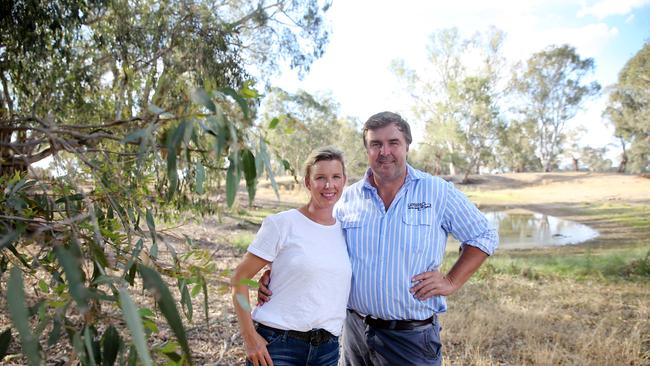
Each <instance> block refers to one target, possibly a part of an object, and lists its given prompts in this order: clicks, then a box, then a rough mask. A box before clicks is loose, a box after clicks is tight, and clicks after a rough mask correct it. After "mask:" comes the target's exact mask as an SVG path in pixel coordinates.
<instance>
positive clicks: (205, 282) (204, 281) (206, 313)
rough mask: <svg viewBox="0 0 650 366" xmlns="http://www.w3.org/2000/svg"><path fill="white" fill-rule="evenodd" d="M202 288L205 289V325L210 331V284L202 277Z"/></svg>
mask: <svg viewBox="0 0 650 366" xmlns="http://www.w3.org/2000/svg"><path fill="white" fill-rule="evenodd" d="M201 288H202V289H203V314H204V315H205V325H206V326H207V327H208V329H210V315H209V313H208V283H207V281H206V280H205V278H203V276H201Z"/></svg>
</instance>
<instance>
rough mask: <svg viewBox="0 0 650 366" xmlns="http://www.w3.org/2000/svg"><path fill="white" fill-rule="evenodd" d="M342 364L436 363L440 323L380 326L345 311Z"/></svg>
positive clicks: (422, 365) (412, 365) (407, 365)
mask: <svg viewBox="0 0 650 366" xmlns="http://www.w3.org/2000/svg"><path fill="white" fill-rule="evenodd" d="M342 343H343V347H342V348H343V355H342V357H341V364H342V365H343V366H393V365H399V366H425V365H426V366H440V365H441V364H442V344H441V343H440V324H439V323H438V318H437V317H434V321H433V323H431V324H427V325H422V326H418V327H417V328H414V329H410V330H391V329H380V328H376V327H373V326H370V325H367V324H366V323H364V321H363V319H361V317H359V316H358V315H357V314H355V313H352V312H350V311H348V315H347V317H346V318H345V325H344V326H343V337H342Z"/></svg>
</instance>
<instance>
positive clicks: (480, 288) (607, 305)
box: [441, 276, 650, 365]
mask: <svg viewBox="0 0 650 366" xmlns="http://www.w3.org/2000/svg"><path fill="white" fill-rule="evenodd" d="M449 307H450V311H449V313H448V314H445V315H443V316H442V317H441V319H442V326H443V328H444V329H443V333H442V337H443V340H444V346H445V360H446V363H447V364H453V365H647V364H650V285H649V284H648V283H641V284H638V283H619V284H605V283H597V282H576V281H572V280H542V281H533V280H529V279H526V278H518V277H513V276H496V277H494V278H491V279H489V280H484V281H480V282H475V283H469V284H467V285H466V286H465V287H464V288H463V289H462V290H461V291H460V292H459V293H458V294H456V295H455V296H452V297H451V298H450V299H449Z"/></svg>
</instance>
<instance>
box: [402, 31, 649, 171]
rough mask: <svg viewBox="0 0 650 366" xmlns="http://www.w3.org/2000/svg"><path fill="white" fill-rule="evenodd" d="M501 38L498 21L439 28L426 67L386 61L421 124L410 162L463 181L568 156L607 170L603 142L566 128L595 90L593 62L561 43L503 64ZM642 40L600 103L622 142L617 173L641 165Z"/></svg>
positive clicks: (548, 165) (547, 165) (645, 147)
mask: <svg viewBox="0 0 650 366" xmlns="http://www.w3.org/2000/svg"><path fill="white" fill-rule="evenodd" d="M504 38H505V35H504V33H503V32H502V31H500V30H498V29H496V28H490V29H489V30H488V31H486V32H482V33H477V34H476V35H474V36H471V37H469V38H463V37H462V36H461V34H460V33H459V31H458V30H457V29H455V28H451V29H444V30H441V31H439V32H436V33H434V34H432V36H431V38H430V41H429V44H428V57H427V59H428V60H429V61H430V64H429V65H428V67H427V69H426V70H412V69H409V68H408V67H407V66H406V65H405V63H404V61H402V60H395V61H394V62H393V70H394V72H395V73H396V75H397V76H398V77H400V78H401V79H402V80H403V81H404V82H405V85H406V88H405V89H406V91H407V92H409V93H410V94H411V96H412V100H413V105H412V110H413V113H414V115H415V116H416V118H417V119H419V120H421V121H423V122H424V123H425V138H424V139H423V141H422V143H421V146H420V147H418V148H416V151H415V154H413V162H414V163H415V164H417V165H419V166H421V167H422V168H424V169H427V170H429V171H431V172H433V173H436V174H451V175H456V174H462V176H463V177H464V179H467V177H468V175H469V174H472V173H479V172H480V171H501V172H503V171H506V172H507V171H510V172H524V171H547V172H548V171H551V170H555V169H557V168H558V165H559V163H560V159H562V158H567V157H568V158H570V159H571V160H572V161H573V167H574V169H576V170H577V169H579V168H582V167H583V166H586V167H587V168H588V169H590V170H606V169H608V168H609V167H610V166H611V164H612V162H611V161H609V160H608V159H606V158H605V154H606V152H607V148H606V147H604V148H595V147H590V146H578V145H577V140H578V136H579V135H580V133H581V131H579V130H577V129H569V128H568V126H567V122H569V121H570V120H571V119H572V118H573V117H575V116H576V114H577V113H578V111H579V110H580V109H582V108H584V104H585V102H586V101H587V100H588V99H589V98H592V97H595V96H597V95H599V93H600V91H601V86H600V85H599V84H598V83H597V82H595V81H593V80H590V75H591V73H592V72H593V70H594V68H595V65H594V60H593V59H591V58H582V57H580V55H578V54H577V52H576V50H575V48H573V47H571V46H569V45H561V46H549V47H547V48H545V49H544V50H542V51H539V52H537V53H535V54H533V55H532V56H531V57H530V58H529V59H528V60H527V61H526V62H523V63H518V64H516V65H513V66H509V65H507V64H506V62H505V59H504V56H503V51H502V49H501V48H502V45H503V41H504ZM648 47H649V46H648V45H645V46H644V48H643V49H642V50H641V51H639V53H638V54H637V55H636V56H634V57H633V58H632V59H631V60H630V61H629V62H628V64H627V65H626V66H625V67H624V69H623V70H622V71H621V73H620V75H619V82H618V83H617V84H616V85H614V86H611V87H610V89H611V93H610V102H609V106H608V107H607V109H606V111H604V115H605V116H607V117H608V118H609V120H610V121H611V122H612V123H613V124H614V125H615V128H616V136H617V137H619V139H620V141H621V149H622V154H621V160H620V161H619V162H618V163H619V171H621V172H631V173H638V172H647V171H648V161H649V159H648V153H649V152H650V144H649V142H648V126H650V122H649V121H650V120H649V119H648V118H647V117H648V110H649V108H650V107H649V105H648V103H647V101H648V90H650V89H649V88H648V80H649V79H648V75H650V63H648V61H647V59H648ZM594 123H595V122H594ZM583 133H584V132H583Z"/></svg>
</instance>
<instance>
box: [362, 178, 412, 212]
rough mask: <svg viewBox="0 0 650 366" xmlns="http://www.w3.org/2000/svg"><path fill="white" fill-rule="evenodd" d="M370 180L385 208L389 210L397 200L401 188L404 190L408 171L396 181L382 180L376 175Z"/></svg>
mask: <svg viewBox="0 0 650 366" xmlns="http://www.w3.org/2000/svg"><path fill="white" fill-rule="evenodd" d="M369 178H370V184H371V185H372V186H373V187H375V188H377V193H378V194H379V197H380V198H381V200H382V201H383V202H384V208H386V210H388V208H389V207H390V204H391V203H392V202H393V200H394V199H395V196H396V195H397V192H399V190H400V188H402V186H403V185H404V182H405V181H406V171H404V174H402V175H401V176H400V177H398V178H396V179H390V180H386V179H383V180H382V179H381V178H379V177H378V176H377V175H376V174H374V173H373V174H372V175H371V176H370V177H369Z"/></svg>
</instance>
